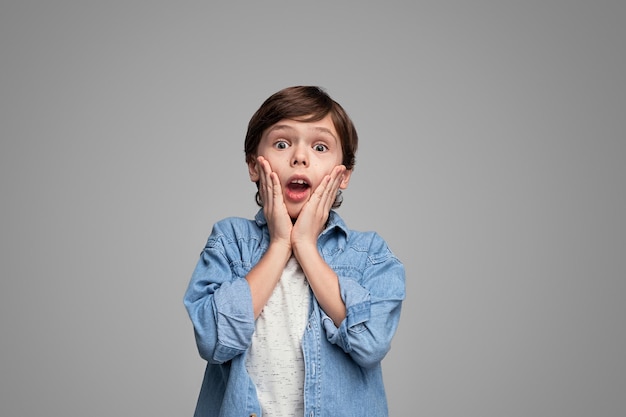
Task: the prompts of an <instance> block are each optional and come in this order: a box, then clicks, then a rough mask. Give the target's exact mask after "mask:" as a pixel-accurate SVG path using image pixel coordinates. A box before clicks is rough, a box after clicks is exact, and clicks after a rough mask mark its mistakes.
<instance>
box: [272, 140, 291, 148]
mask: <svg viewBox="0 0 626 417" xmlns="http://www.w3.org/2000/svg"><path fill="white" fill-rule="evenodd" d="M274 147H275V148H276V149H287V148H288V147H289V144H288V143H287V141H284V140H278V141H276V143H274Z"/></svg>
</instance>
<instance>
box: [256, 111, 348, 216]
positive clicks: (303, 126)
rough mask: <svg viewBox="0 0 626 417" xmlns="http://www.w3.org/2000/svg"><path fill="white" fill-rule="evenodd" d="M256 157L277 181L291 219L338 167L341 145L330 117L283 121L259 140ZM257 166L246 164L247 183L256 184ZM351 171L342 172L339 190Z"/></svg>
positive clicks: (346, 181)
mask: <svg viewBox="0 0 626 417" xmlns="http://www.w3.org/2000/svg"><path fill="white" fill-rule="evenodd" d="M257 155H259V156H263V157H264V158H265V159H266V160H267V161H268V162H269V164H270V166H271V167H272V171H274V172H276V174H277V175H278V178H279V180H280V185H281V188H282V192H283V199H284V202H285V205H286V206H287V211H288V212H289V215H290V216H291V218H293V219H295V218H297V217H298V214H300V210H302V207H303V206H304V204H306V202H307V201H308V200H309V198H310V197H311V195H312V194H313V192H314V191H315V189H316V188H317V187H318V186H319V185H320V183H321V182H322V180H323V179H324V177H325V176H326V175H328V174H330V173H331V171H332V170H333V168H334V167H336V166H337V165H341V163H342V158H343V153H342V149H341V141H340V139H339V135H338V134H337V131H336V130H335V126H334V124H333V122H332V119H331V117H330V115H327V116H326V117H324V118H323V119H321V120H318V121H316V122H300V121H296V120H291V119H283V120H281V121H280V122H278V123H276V124H274V125H272V126H271V127H269V128H268V129H267V130H266V131H265V132H264V133H263V136H262V137H261V141H260V143H259V147H258V149H257ZM257 165H258V162H257V161H256V159H255V160H254V161H252V162H250V163H248V170H249V173H250V179H251V180H252V181H253V182H256V181H258V180H259V178H260V176H259V170H258V166H257ZM350 174H351V171H346V172H345V173H344V174H343V175H344V176H343V180H342V182H341V185H340V187H339V188H341V189H345V188H347V186H348V182H349V180H350Z"/></svg>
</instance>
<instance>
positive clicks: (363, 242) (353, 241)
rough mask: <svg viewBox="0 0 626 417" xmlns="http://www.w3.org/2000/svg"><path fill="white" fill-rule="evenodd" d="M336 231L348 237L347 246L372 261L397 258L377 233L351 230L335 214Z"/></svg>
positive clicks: (334, 224)
mask: <svg viewBox="0 0 626 417" xmlns="http://www.w3.org/2000/svg"><path fill="white" fill-rule="evenodd" d="M331 219H332V223H333V226H334V228H335V231H336V232H337V231H338V230H342V231H343V233H344V234H345V236H346V241H345V246H346V248H349V249H351V250H352V251H355V252H360V253H363V254H367V256H368V257H369V258H370V260H375V259H378V260H384V259H389V258H395V255H394V254H393V252H392V251H391V249H390V248H389V245H388V244H387V241H386V240H385V239H384V238H383V237H382V236H381V235H380V234H379V233H378V232H376V231H373V230H368V231H360V230H355V229H350V228H348V226H347V225H346V223H345V222H344V220H343V219H342V218H341V217H340V216H339V215H338V214H337V213H335V212H333V214H332V217H331Z"/></svg>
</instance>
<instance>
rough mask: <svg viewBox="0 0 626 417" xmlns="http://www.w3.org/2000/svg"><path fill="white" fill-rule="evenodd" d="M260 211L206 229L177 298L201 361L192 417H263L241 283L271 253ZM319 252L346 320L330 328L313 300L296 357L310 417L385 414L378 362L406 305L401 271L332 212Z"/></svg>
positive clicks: (375, 242) (377, 244) (372, 236)
mask: <svg viewBox="0 0 626 417" xmlns="http://www.w3.org/2000/svg"><path fill="white" fill-rule="evenodd" d="M269 242H270V239H269V232H268V228H267V221H266V220H265V217H264V215H263V210H259V211H258V213H257V214H256V216H255V219H254V220H249V219H243V218H238V217H231V218H227V219H224V220H221V221H219V222H217V223H216V224H215V225H214V226H213V230H212V232H211V235H210V236H209V238H208V240H207V243H206V245H205V247H204V250H203V251H202V253H201V254H200V259H199V261H198V263H197V265H196V268H195V270H194V272H193V274H192V277H191V280H190V282H189V286H188V288H187V290H186V292H185V295H184V304H185V307H186V309H187V312H188V313H189V317H190V319H191V321H192V323H193V328H194V333H195V338H196V344H197V347H198V351H199V354H200V356H201V357H202V358H203V359H204V360H206V361H207V365H206V370H205V373H204V379H203V381H202V387H201V389H200V394H199V398H198V402H197V405H196V411H195V416H196V417H218V416H219V417H249V416H257V417H261V416H262V413H261V407H260V405H259V401H258V398H257V395H256V390H255V387H254V384H253V382H252V380H251V379H250V376H249V375H248V372H247V370H246V366H245V355H246V352H247V350H248V347H249V346H250V344H251V342H252V335H253V333H254V324H255V318H254V312H253V308H252V296H251V293H250V288H249V286H248V282H247V281H246V279H245V276H246V275H247V273H248V272H249V271H250V269H251V268H252V267H253V266H254V265H256V264H257V262H259V259H260V258H261V257H262V256H263V254H264V253H265V251H266V250H267V248H268V246H269ZM318 249H319V251H320V254H321V255H322V257H323V258H324V260H325V261H326V262H327V263H328V265H329V266H330V267H331V268H332V269H333V270H334V271H335V273H336V274H337V276H338V277H339V285H340V290H341V297H342V299H343V301H344V303H345V306H346V318H345V319H344V320H343V321H342V322H341V323H340V324H339V327H337V326H335V324H334V323H333V321H332V319H331V318H330V317H329V316H328V315H326V313H325V312H324V311H323V310H322V309H321V307H320V306H319V304H318V303H317V301H316V300H315V297H314V296H313V294H312V293H311V302H310V309H309V310H310V311H309V315H308V322H307V325H306V329H305V332H304V335H303V337H302V349H303V354H304V362H305V364H304V365H305V385H304V410H305V413H304V415H305V416H308V417H351V416H355V417H356V416H358V417H364V416H371V417H385V416H387V415H388V410H387V399H386V394H385V388H384V384H383V375H382V368H381V362H382V360H383V358H384V357H385V355H386V354H387V352H388V351H389V349H390V347H391V340H392V338H393V336H394V334H395V332H396V329H397V326H398V322H399V319H400V310H401V307H402V301H403V300H404V297H405V271H404V266H403V265H402V263H401V262H400V261H399V260H398V259H397V258H396V257H395V256H394V254H393V253H392V252H391V250H390V249H389V247H388V246H387V244H386V242H385V241H384V240H383V239H382V238H381V237H380V236H379V235H378V234H377V233H375V232H357V231H354V230H350V229H348V228H347V226H346V224H345V223H344V221H343V220H342V219H341V217H340V216H339V215H338V214H337V213H336V212H335V211H331V212H330V216H329V219H328V222H327V226H326V228H325V229H324V231H323V232H322V233H321V234H320V236H319V238H318Z"/></svg>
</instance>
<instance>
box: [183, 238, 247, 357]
mask: <svg viewBox="0 0 626 417" xmlns="http://www.w3.org/2000/svg"><path fill="white" fill-rule="evenodd" d="M222 241H223V239H222V238H220V234H219V233H218V231H217V229H216V228H215V227H214V230H213V232H212V234H211V236H210V237H209V239H208V241H207V244H206V246H205V248H204V250H203V251H202V253H201V255H200V259H199V260H198V263H197V265H196V268H195V270H194V272H193V274H192V277H191V280H190V283H189V286H188V288H187V291H186V293H185V296H184V304H185V307H186V309H187V312H188V314H189V317H190V319H191V321H192V323H193V328H194V333H195V337H196V345H197V347H198V351H199V353H200V356H201V357H202V358H203V359H205V360H207V361H209V362H211V363H223V362H226V361H228V360H231V359H232V358H233V357H235V356H236V355H239V354H241V353H243V352H245V350H246V349H247V348H248V346H249V345H250V343H251V340H252V334H253V333H254V312H253V309H252V296H251V293H250V287H249V286H248V282H247V281H246V280H245V274H244V273H243V272H237V271H235V270H233V262H232V260H231V259H229V256H228V255H227V253H226V249H225V248H224V245H223V244H222Z"/></svg>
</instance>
